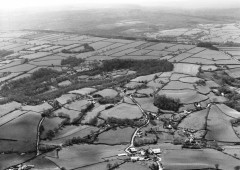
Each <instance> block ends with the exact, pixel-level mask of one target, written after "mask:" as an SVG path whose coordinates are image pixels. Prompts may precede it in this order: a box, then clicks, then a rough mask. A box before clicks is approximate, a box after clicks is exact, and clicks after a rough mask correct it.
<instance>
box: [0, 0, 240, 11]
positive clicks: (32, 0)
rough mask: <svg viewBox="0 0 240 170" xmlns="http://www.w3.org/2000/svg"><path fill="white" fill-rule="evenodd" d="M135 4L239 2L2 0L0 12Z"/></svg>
mask: <svg viewBox="0 0 240 170" xmlns="http://www.w3.org/2000/svg"><path fill="white" fill-rule="evenodd" d="M109 4H111V5H118V4H135V5H141V6H159V7H173V8H232V7H240V0H2V1H1V5H0V10H7V11H14V10H17V9H26V8H27V9H32V8H48V9H49V8H53V7H62V8H64V7H67V6H75V7H78V6H79V8H80V7H82V8H83V7H85V6H88V7H90V6H91V7H106V6H107V5H109Z"/></svg>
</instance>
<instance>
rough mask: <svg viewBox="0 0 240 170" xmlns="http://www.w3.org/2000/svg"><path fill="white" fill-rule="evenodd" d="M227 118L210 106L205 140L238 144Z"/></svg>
mask: <svg viewBox="0 0 240 170" xmlns="http://www.w3.org/2000/svg"><path fill="white" fill-rule="evenodd" d="M230 120H231V117H228V116H227V115H225V114H224V113H222V112H221V110H219V108H218V107H217V106H212V107H211V109H210V112H209V116H208V121H207V129H208V130H209V131H208V133H207V135H206V139H209V140H216V141H226V142H240V139H239V138H238V137H237V136H236V134H235V133H234V131H233V129H232V124H231V123H230Z"/></svg>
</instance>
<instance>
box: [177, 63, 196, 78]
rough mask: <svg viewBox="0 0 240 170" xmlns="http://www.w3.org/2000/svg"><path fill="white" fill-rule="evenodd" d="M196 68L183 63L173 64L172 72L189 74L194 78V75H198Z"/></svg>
mask: <svg viewBox="0 0 240 170" xmlns="http://www.w3.org/2000/svg"><path fill="white" fill-rule="evenodd" d="M198 68H199V66H198V65H195V64H184V63H177V64H174V72H177V73H183V74H189V75H194V76H196V74H197V73H198Z"/></svg>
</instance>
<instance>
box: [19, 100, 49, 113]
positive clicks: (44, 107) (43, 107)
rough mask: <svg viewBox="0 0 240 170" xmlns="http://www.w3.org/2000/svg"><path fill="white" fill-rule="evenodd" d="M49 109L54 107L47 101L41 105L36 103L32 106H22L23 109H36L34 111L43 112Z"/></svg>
mask: <svg viewBox="0 0 240 170" xmlns="http://www.w3.org/2000/svg"><path fill="white" fill-rule="evenodd" d="M48 109H52V106H51V105H49V104H48V103H47V102H45V103H43V104H40V105H35V106H31V105H25V106H22V110H28V111H34V112H39V113H41V112H43V111H44V110H48Z"/></svg>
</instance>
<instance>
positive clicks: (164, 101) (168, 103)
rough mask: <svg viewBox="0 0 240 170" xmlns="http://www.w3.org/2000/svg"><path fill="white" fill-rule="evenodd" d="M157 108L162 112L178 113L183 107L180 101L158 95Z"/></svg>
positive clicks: (155, 101) (155, 100)
mask: <svg viewBox="0 0 240 170" xmlns="http://www.w3.org/2000/svg"><path fill="white" fill-rule="evenodd" d="M153 104H154V105H155V106H157V107H158V108H159V109H162V110H172V111H175V112H177V111H178V109H179V107H180V106H181V103H180V100H179V99H173V98H170V97H166V95H157V96H156V97H155V99H154V103H153Z"/></svg>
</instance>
